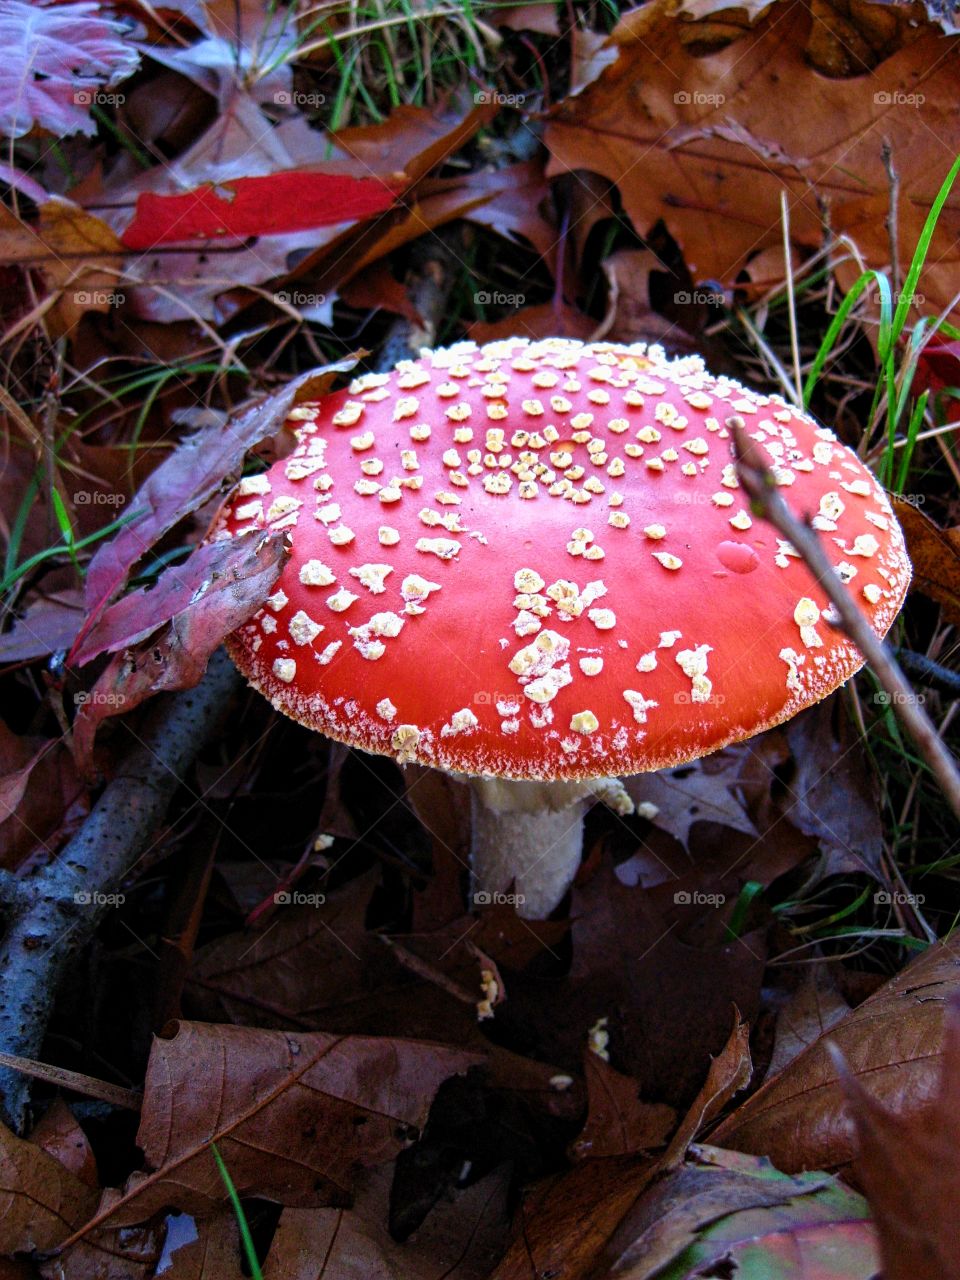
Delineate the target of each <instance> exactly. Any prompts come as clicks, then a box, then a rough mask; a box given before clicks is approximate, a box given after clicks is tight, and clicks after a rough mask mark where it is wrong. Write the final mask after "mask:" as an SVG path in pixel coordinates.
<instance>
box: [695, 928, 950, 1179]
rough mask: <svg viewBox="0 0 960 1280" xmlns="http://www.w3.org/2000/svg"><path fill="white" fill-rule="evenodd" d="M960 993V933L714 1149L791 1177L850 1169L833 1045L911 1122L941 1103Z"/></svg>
mask: <svg viewBox="0 0 960 1280" xmlns="http://www.w3.org/2000/svg"><path fill="white" fill-rule="evenodd" d="M958 990H960V938H957V937H956V936H955V937H954V938H953V939H952V940H951V941H949V942H946V943H936V944H935V945H934V946H932V947H930V948H929V949H928V950H927V951H925V952H924V953H923V954H922V955H921V956H918V957H917V959H916V960H914V961H913V962H912V963H911V964H909V965H907V967H906V968H905V969H903V970H902V971H901V972H900V973H898V974H897V975H896V976H895V977H894V978H892V979H891V981H890V982H888V983H887V984H886V985H885V986H883V987H881V988H880V989H879V991H877V992H875V993H874V995H872V996H870V998H869V999H867V1000H865V1001H864V1002H863V1004H861V1005H859V1006H858V1007H857V1008H856V1009H854V1010H853V1012H852V1013H850V1014H848V1015H847V1017H846V1018H844V1019H843V1021H842V1022H840V1023H838V1024H837V1025H836V1026H835V1027H833V1028H832V1029H831V1030H830V1031H829V1032H828V1033H827V1034H826V1035H824V1036H821V1037H820V1039H818V1040H817V1041H815V1042H814V1043H813V1044H812V1045H811V1046H810V1048H809V1049H806V1050H805V1051H804V1052H803V1053H801V1054H800V1055H799V1057H797V1058H794V1060H793V1061H792V1062H791V1063H790V1065H789V1066H788V1067H787V1068H786V1070H784V1071H782V1072H781V1073H780V1075H778V1076H776V1077H774V1078H773V1079H771V1080H770V1081H768V1082H767V1083H765V1084H764V1085H763V1086H762V1088H760V1089H758V1090H757V1092H756V1093H754V1094H753V1095H752V1096H751V1097H750V1098H748V1099H747V1101H746V1102H745V1103H744V1104H743V1105H742V1106H741V1107H739V1108H738V1109H737V1110H736V1111H735V1112H734V1113H733V1114H732V1115H731V1116H729V1117H728V1118H727V1119H726V1120H724V1121H723V1123H722V1124H721V1125H720V1126H719V1127H718V1128H717V1129H715V1130H714V1131H713V1133H711V1135H710V1140H711V1142H716V1143H722V1144H723V1145H724V1146H727V1147H732V1148H735V1149H736V1150H738V1151H747V1152H751V1153H753V1154H755V1155H766V1156H769V1158H770V1159H771V1160H772V1161H773V1163H774V1164H775V1165H776V1166H777V1167H778V1168H780V1169H784V1170H786V1171H787V1172H788V1173H789V1172H793V1171H795V1170H798V1169H810V1168H826V1169H836V1168H841V1169H842V1168H846V1167H847V1166H849V1164H850V1162H851V1161H852V1159H853V1156H854V1134H853V1124H852V1121H851V1119H850V1116H849V1113H848V1111H847V1108H846V1106H845V1105H844V1097H843V1089H842V1086H841V1082H840V1073H839V1071H838V1069H837V1067H836V1065H835V1064H834V1061H833V1059H832V1058H831V1056H830V1051H829V1047H828V1045H829V1044H830V1043H832V1044H835V1045H837V1046H838V1047H839V1049H840V1050H841V1052H842V1053H843V1056H844V1058H845V1059H846V1062H847V1064H848V1070H849V1071H850V1073H851V1074H852V1075H853V1076H854V1077H855V1078H856V1080H857V1081H858V1082H859V1083H860V1084H861V1086H862V1087H863V1089H865V1090H866V1091H867V1093H868V1094H869V1095H870V1097H871V1098H872V1099H874V1101H876V1102H878V1103H882V1104H883V1105H884V1106H886V1107H888V1108H890V1109H891V1110H894V1111H896V1112H897V1114H898V1115H899V1116H900V1117H901V1118H902V1119H903V1120H904V1121H905V1122H910V1121H911V1120H913V1119H915V1118H917V1117H919V1116H920V1115H921V1114H922V1113H923V1111H924V1109H925V1108H926V1107H927V1106H928V1105H930V1104H932V1103H933V1101H934V1099H935V1098H936V1096H937V1093H938V1089H939V1079H940V1072H941V1066H942V1060H943V1044H944V1027H945V1015H946V1008H947V1002H948V1000H949V999H950V997H951V996H952V995H953V994H954V993H956V992H957V991H958Z"/></svg>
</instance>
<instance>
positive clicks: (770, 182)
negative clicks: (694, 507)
mask: <svg viewBox="0 0 960 1280" xmlns="http://www.w3.org/2000/svg"><path fill="white" fill-rule="evenodd" d="M812 24H813V19H812V18H811V15H810V13H809V11H808V10H807V9H806V7H805V6H802V5H795V6H792V7H787V6H784V7H781V6H777V7H776V8H775V10H774V12H773V13H771V14H770V15H769V16H768V17H766V18H764V19H763V20H761V21H760V22H759V23H758V24H757V26H756V27H755V28H754V29H753V30H751V31H750V33H749V34H748V35H747V36H745V37H744V38H743V39H742V40H739V41H738V42H737V43H736V44H734V45H732V46H730V47H728V48H726V49H723V50H722V51H721V52H719V53H714V54H712V55H710V56H708V57H695V56H694V55H693V54H692V53H691V52H689V51H688V50H687V49H686V48H684V47H683V44H682V41H681V39H680V34H679V32H678V30H677V25H678V24H675V23H663V22H661V23H660V24H659V25H656V26H655V27H654V29H653V30H652V31H650V32H648V33H647V34H646V35H645V36H644V38H643V39H642V40H641V41H639V42H638V43H636V44H631V45H625V46H624V47H623V48H622V50H621V54H620V57H619V58H618V60H617V61H616V62H615V63H614V64H613V65H612V66H611V67H609V68H607V70H606V71H604V72H603V74H602V75H601V76H600V78H599V80H597V81H595V82H594V83H593V84H592V85H590V86H588V88H586V89H585V90H584V91H583V93H581V94H580V95H578V96H577V97H575V98H571V99H568V100H567V101H565V102H563V103H561V104H560V105H559V106H558V107H557V108H556V110H555V112H554V114H553V116H552V119H551V121H550V124H549V126H548V129H547V134H546V141H547V145H548V147H549V149H550V152H551V155H552V161H551V165H550V169H549V172H550V173H551V174H557V173H560V172H563V171H564V170H573V169H583V168H587V167H589V168H591V169H594V170H596V171H597V172H599V173H602V174H603V175H604V176H605V177H607V178H610V179H611V180H612V181H614V182H616V183H617V184H618V186H619V189H620V193H621V196H622V198H623V202H624V206H625V209H626V211H627V213H628V214H629V216H630V218H631V219H632V221H633V223H634V226H635V227H636V229H637V231H638V232H639V233H640V234H641V235H643V234H645V233H646V232H648V231H649V229H650V228H651V227H652V226H653V225H654V224H655V223H657V221H658V220H661V219H662V220H663V222H664V223H665V224H666V227H667V229H668V231H669V232H670V233H671V235H672V236H673V237H674V239H675V240H676V241H677V243H678V244H679V246H680V248H681V250H682V252H683V255H684V259H685V260H686V262H687V264H688V265H689V267H690V270H691V272H692V273H693V275H694V276H695V278H696V279H700V280H702V279H704V278H706V277H714V278H716V279H718V280H721V281H724V282H728V283H729V282H732V281H733V280H734V279H735V278H736V276H737V274H738V272H739V271H740V270H741V269H742V268H743V267H744V266H745V265H746V263H747V261H748V259H749V257H750V256H751V254H753V253H755V252H756V251H757V250H758V249H761V248H764V247H766V246H768V245H771V244H775V243H777V242H778V241H779V239H780V237H781V215H780V196H781V191H782V190H783V189H784V188H786V190H787V193H788V197H789V204H790V228H791V235H792V237H793V239H794V240H795V241H796V243H798V244H799V245H803V246H807V247H809V248H819V246H820V245H821V244H822V242H823V237H824V228H823V210H822V208H821V204H820V201H826V202H827V204H828V206H829V218H830V224H831V226H832V228H833V230H834V232H838V233H846V234H848V235H849V236H850V237H851V238H852V239H853V240H854V241H855V242H856V244H857V245H858V246H859V248H860V250H861V252H862V253H863V256H864V258H865V259H866V261H867V263H868V264H869V265H872V266H875V267H880V268H883V267H884V266H885V265H886V264H887V261H888V257H889V239H888V234H887V229H886V226H885V224H884V218H885V216H886V214H887V211H888V206H889V182H888V178H887V175H886V172H885V170H884V166H883V161H882V157H881V142H882V139H883V138H888V139H889V141H890V144H891V147H892V152H893V156H894V160H895V163H896V165H897V168H898V170H899V173H900V179H901V192H902V197H901V201H900V226H899V245H900V251H901V255H902V256H903V258H904V261H903V262H902V263H901V268H902V272H905V270H906V267H907V265H908V261H909V257H910V255H911V254H912V252H913V249H914V246H915V245H916V243H917V240H918V238H919V235H920V231H921V228H922V226H923V222H924V219H925V218H926V215H927V213H928V211H929V209H930V205H931V203H932V201H933V198H934V196H935V195H936V193H937V190H938V189H939V186H940V184H941V183H942V181H943V178H944V176H945V175H946V172H947V170H948V169H949V167H950V163H951V160H952V159H953V157H954V155H955V154H956V153H957V151H960V119H958V117H957V113H956V110H955V75H954V70H953V61H952V59H951V57H950V49H951V48H952V43H951V40H952V38H948V39H947V40H944V38H943V37H942V36H936V35H925V36H922V37H921V38H919V39H917V40H916V41H915V42H914V43H913V44H911V45H909V46H908V47H906V48H904V49H902V50H901V51H900V52H898V53H896V54H894V55H893V56H892V57H890V58H888V59H887V60H886V61H885V62H882V63H881V64H880V65H879V66H878V67H877V68H876V70H875V71H874V72H872V73H871V74H870V75H866V76H860V77H858V78H856V79H848V80H831V79H827V78H825V77H823V76H821V75H819V74H818V73H817V72H816V71H814V70H812V69H811V67H810V66H809V65H808V64H807V62H806V61H805V59H804V47H805V45H806V43H807V39H808V36H809V33H810V29H811V26H812ZM921 108H922V109H921ZM936 143H939V144H940V145H939V146H936V145H935V144H936ZM931 147H934V150H931ZM958 232H960V192H957V191H956V190H955V191H954V193H953V195H952V196H951V198H950V199H949V201H948V202H947V205H946V206H945V208H944V210H943V214H942V216H941V219H940V223H939V227H938V230H937V232H936V235H935V236H934V239H933V242H932V246H931V252H930V257H929V260H928V261H929V264H930V265H929V267H928V268H927V270H925V272H924V274H923V276H922V278H921V286H920V287H921V288H922V290H923V293H924V295H925V298H926V306H927V308H928V309H931V310H934V311H936V310H938V309H940V308H943V307H946V306H948V304H950V303H951V301H952V299H953V295H954V292H955V289H956V276H957V266H958V262H960V256H958V250H957V248H956V244H957V238H958ZM857 271H858V269H857V268H856V266H855V265H853V264H849V263H848V264H847V265H846V266H844V267H843V268H842V269H841V270H840V272H839V277H840V281H841V284H843V285H844V286H847V287H848V286H849V285H850V284H851V283H852V281H853V279H854V278H855V276H856V274H857Z"/></svg>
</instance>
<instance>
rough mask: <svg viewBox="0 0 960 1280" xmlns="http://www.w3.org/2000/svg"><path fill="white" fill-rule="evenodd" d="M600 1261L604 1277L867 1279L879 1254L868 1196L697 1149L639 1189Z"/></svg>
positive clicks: (816, 1176)
mask: <svg viewBox="0 0 960 1280" xmlns="http://www.w3.org/2000/svg"><path fill="white" fill-rule="evenodd" d="M605 1262H606V1265H603V1266H602V1267H600V1268H598V1270H597V1272H596V1273H595V1274H596V1275H598V1276H603V1277H609V1280H613V1278H614V1277H616V1278H617V1280H653V1277H654V1276H659V1277H662V1278H664V1280H666V1277H669V1278H670V1280H694V1277H696V1276H709V1275H713V1276H722V1275H729V1276H733V1275H739V1274H744V1275H756V1276H758V1277H759V1276H763V1278H764V1280H826V1277H829V1278H830V1280H873V1277H875V1276H876V1273H877V1264H878V1254H877V1244H876V1234H875V1231H874V1227H873V1223H872V1222H871V1221H870V1213H869V1209H868V1207H867V1203H866V1201H865V1200H864V1199H863V1197H862V1196H859V1195H857V1194H856V1192H854V1191H851V1190H850V1189H849V1188H848V1187H844V1186H843V1185H842V1183H839V1182H835V1181H834V1180H833V1179H832V1178H830V1177H829V1176H827V1175H825V1174H822V1173H800V1174H796V1175H793V1176H790V1175H788V1174H785V1173H780V1172H779V1171H778V1170H777V1169H775V1168H774V1167H773V1166H772V1165H771V1164H770V1162H769V1161H768V1160H763V1159H758V1158H755V1157H751V1156H743V1155H739V1154H737V1153H735V1152H732V1151H723V1150H720V1149H719V1148H716V1147H707V1146H703V1147H697V1148H695V1149H693V1150H691V1152H690V1154H689V1156H688V1158H687V1161H686V1163H685V1164H684V1165H683V1166H681V1167H680V1168H678V1169H677V1170H676V1171H675V1172H673V1173H672V1174H670V1175H669V1176H668V1177H667V1178H665V1179H663V1180H661V1181H659V1182H657V1183H655V1184H654V1185H652V1186H651V1187H650V1188H649V1189H648V1190H647V1191H645V1192H644V1194H643V1195H642V1196H641V1198H640V1200H639V1201H638V1203H637V1205H636V1207H635V1208H634V1209H633V1210H631V1212H630V1214H629V1215H628V1218H627V1219H626V1220H625V1221H624V1222H623V1224H622V1225H621V1227H620V1229H619V1230H618V1231H617V1233H616V1236H615V1237H614V1240H613V1241H612V1242H611V1245H610V1248H609V1249H608V1250H607V1252H606V1259H605Z"/></svg>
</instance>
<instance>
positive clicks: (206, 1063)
mask: <svg viewBox="0 0 960 1280" xmlns="http://www.w3.org/2000/svg"><path fill="white" fill-rule="evenodd" d="M481 1061H482V1059H481V1058H480V1057H479V1056H478V1055H477V1054H473V1053H465V1052H462V1051H461V1050H458V1049H451V1048H447V1047H446V1046H443V1045H436V1044H429V1043H426V1042H423V1041H416V1040H406V1041H405V1040H397V1039H387V1038H380V1039H378V1038H374V1037H360V1036H352V1037H351V1036H333V1035H325V1034H323V1033H322V1032H310V1033H303V1034H294V1033H291V1032H284V1031H258V1030H255V1029H253V1028H249V1027H231V1026H214V1025H211V1024H208V1023H199V1022H181V1023H178V1024H176V1027H175V1031H174V1034H173V1035H172V1036H171V1037H169V1038H162V1039H156V1040H155V1041H154V1044H153V1048H152V1050H151V1054H150V1063H149V1066H148V1068H147V1078H146V1082H145V1085H144V1097H143V1111H142V1115H141V1123H140V1132H139V1135H138V1139H137V1140H138V1142H139V1144H140V1146H141V1147H142V1148H143V1151H144V1155H145V1158H146V1163H147V1167H148V1169H149V1170H150V1172H146V1173H138V1174H134V1175H132V1177H131V1178H130V1180H129V1181H128V1183H127V1185H126V1187H125V1188H124V1190H123V1192H122V1194H121V1195H119V1196H112V1197H110V1199H109V1201H105V1203H104V1205H103V1206H102V1208H101V1210H100V1211H99V1213H98V1215H97V1217H96V1218H95V1219H94V1220H93V1221H92V1222H91V1224H90V1227H91V1228H92V1227H99V1226H101V1225H103V1224H104V1223H107V1224H108V1225H109V1226H111V1227H116V1226H123V1225H129V1224H132V1223H138V1222H143V1221H145V1220H146V1219H147V1218H149V1217H151V1216H152V1215H153V1214H154V1213H156V1212H157V1211H158V1210H159V1209H161V1208H164V1207H168V1206H175V1207H177V1208H181V1209H184V1210H185V1211H187V1212H201V1213H209V1212H211V1211H212V1210H214V1209H216V1208H217V1207H218V1206H219V1205H221V1204H222V1203H223V1202H224V1200H225V1195H226V1193H225V1191H224V1186H223V1183H222V1181H221V1179H220V1175H219V1173H218V1171H217V1166H216V1164H215V1163H214V1160H213V1157H212V1155H211V1152H210V1144H211V1143H212V1142H216V1143H217V1146H218V1148H219V1150H220V1152H221V1154H222V1156H223V1159H224V1162H225V1163H226V1165H227V1168H228V1169H229V1170H230V1176H231V1178H232V1179H233V1182H234V1184H235V1186H236V1187H237V1190H238V1191H239V1193H240V1194H241V1195H255V1196H259V1197H261V1198H262V1199H266V1200H274V1201H276V1202H277V1203H279V1204H284V1205H289V1206H293V1207H297V1206H299V1207H308V1206H319V1205H325V1204H345V1203H347V1202H348V1201H349V1198H350V1194H351V1191H352V1187H353V1179H354V1176H355V1174H356V1172H357V1171H358V1170H359V1169H361V1168H364V1167H370V1166H372V1165H376V1164H381V1163H383V1162H384V1161H389V1160H390V1159H392V1158H393V1157H394V1156H395V1155H396V1154H397V1152H398V1151H400V1150H402V1149H403V1147H404V1145H405V1143H406V1142H407V1141H409V1139H410V1137H411V1136H412V1135H414V1134H415V1133H416V1132H417V1131H418V1130H419V1128H420V1127H421V1126H422V1125H423V1123H424V1121H425V1120H426V1117H427V1111H428V1109H429V1107H430V1103H431V1101H432V1099H433V1095H434V1094H435V1092H436V1090H437V1088H438V1087H439V1085H440V1083H441V1082H442V1081H443V1080H445V1079H446V1078H447V1077H448V1076H451V1075H454V1074H456V1073H457V1072H462V1071H466V1070H467V1069H468V1068H469V1067H471V1066H474V1065H477V1064H479V1063H480V1062H481Z"/></svg>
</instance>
